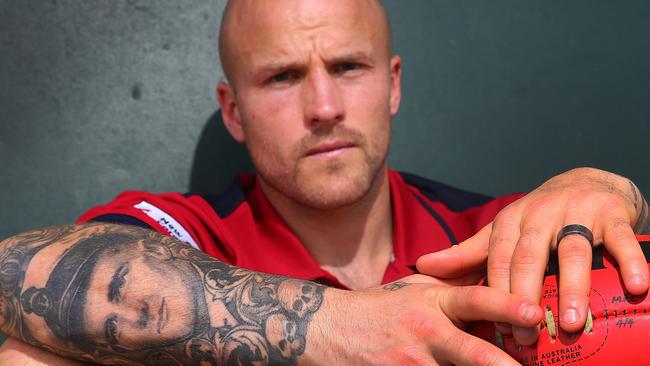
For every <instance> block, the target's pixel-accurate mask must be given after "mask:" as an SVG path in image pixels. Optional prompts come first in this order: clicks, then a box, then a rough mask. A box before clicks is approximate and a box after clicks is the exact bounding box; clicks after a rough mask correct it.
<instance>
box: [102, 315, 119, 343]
mask: <svg viewBox="0 0 650 366" xmlns="http://www.w3.org/2000/svg"><path fill="white" fill-rule="evenodd" d="M104 336H105V337H106V340H107V341H108V343H110V344H111V345H116V344H117V343H118V340H117V315H112V316H110V317H109V318H108V319H106V322H105V323H104Z"/></svg>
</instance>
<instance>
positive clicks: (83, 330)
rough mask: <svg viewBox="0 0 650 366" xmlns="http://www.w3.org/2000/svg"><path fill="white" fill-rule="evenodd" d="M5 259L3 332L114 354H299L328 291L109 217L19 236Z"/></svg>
mask: <svg viewBox="0 0 650 366" xmlns="http://www.w3.org/2000/svg"><path fill="white" fill-rule="evenodd" d="M0 268H1V269H0V283H1V285H2V299H0V300H1V301H2V304H3V306H2V314H0V317H1V319H0V320H1V321H2V323H1V325H0V330H1V331H2V332H4V333H6V334H9V335H10V336H13V337H17V338H19V339H21V340H23V341H25V342H27V343H29V344H32V345H36V346H39V347H41V348H45V349H47V350H50V351H53V352H56V353H58V354H60V355H64V356H66V357H72V358H76V359H79V360H85V361H93V362H99V363H106V364H112V363H117V364H134V365H136V364H196V365H198V364H201V363H205V362H207V363H208V364H281V365H291V364H295V363H296V362H297V359H298V357H299V356H300V355H302V354H303V353H304V352H305V346H306V339H307V337H308V332H309V329H311V327H310V322H311V320H312V317H313V315H314V314H315V313H316V312H318V311H319V309H320V307H321V304H322V301H323V295H324V291H325V289H324V288H323V287H322V286H319V285H316V284H314V283H311V282H306V281H299V280H293V279H288V278H284V277H280V276H272V275H266V274H260V273H256V272H251V271H247V270H244V269H240V268H236V267H233V266H230V265H227V264H224V263H221V262H218V261H216V260H214V259H213V258H210V257H207V256H205V255H204V254H202V253H200V252H198V251H195V250H193V249H191V248H190V247H188V246H187V245H186V244H184V243H182V242H179V241H176V240H173V239H171V238H169V237H165V236H162V235H159V234H156V233H154V232H153V231H150V230H144V229H139V228H135V227H130V226H120V225H110V224H92V225H84V226H72V225H71V226H59V227H53V228H48V229H43V230H37V231H32V232H28V233H24V234H20V235H17V236H15V237H12V238H9V239H7V240H5V241H4V242H2V244H1V245H0Z"/></svg>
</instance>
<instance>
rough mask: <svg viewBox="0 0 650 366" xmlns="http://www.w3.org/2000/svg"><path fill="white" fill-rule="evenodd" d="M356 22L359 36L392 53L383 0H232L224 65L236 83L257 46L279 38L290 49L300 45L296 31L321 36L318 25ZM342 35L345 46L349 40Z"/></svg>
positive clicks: (222, 38) (225, 23)
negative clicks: (296, 42)
mask: <svg viewBox="0 0 650 366" xmlns="http://www.w3.org/2000/svg"><path fill="white" fill-rule="evenodd" d="M351 27H354V28H356V29H355V31H356V32H357V33H362V34H359V36H364V37H368V38H371V39H372V43H373V44H374V45H373V46H374V47H380V48H382V50H381V51H382V53H383V54H385V56H386V58H387V59H388V58H390V56H391V34H390V26H389V21H388V17H387V15H386V12H385V10H384V8H383V6H382V5H381V3H380V2H379V1H378V0H273V1H260V0H229V1H228V4H227V5H226V8H225V10H224V13H223V18H222V21H221V30H220V34H219V56H220V58H221V65H222V67H223V71H224V74H225V76H226V78H227V79H228V81H229V82H230V83H231V84H235V83H236V79H237V77H236V74H237V71H238V65H240V64H241V63H242V62H244V61H245V60H248V59H250V58H251V57H253V58H254V57H255V56H256V49H258V46H259V47H261V46H269V42H271V43H273V42H275V43H277V45H278V46H280V47H284V48H285V49H284V51H286V49H287V48H291V47H293V46H298V45H291V44H289V43H288V42H290V41H291V36H290V34H291V32H296V33H301V34H304V33H305V32H312V34H313V37H318V34H317V33H318V31H319V30H321V31H323V32H326V31H328V30H332V29H342V28H351ZM287 34H289V36H288V37H287ZM280 38H282V39H280ZM298 39H300V38H296V40H298ZM302 39H304V38H302ZM338 41H340V42H341V46H344V45H345V43H346V42H345V41H346V40H344V39H340V40H338ZM330 42H331V40H330ZM331 46H336V45H331ZM279 52H283V51H282V50H281V51H279ZM244 72H245V71H244Z"/></svg>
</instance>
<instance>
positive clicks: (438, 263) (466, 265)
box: [416, 224, 492, 278]
mask: <svg viewBox="0 0 650 366" xmlns="http://www.w3.org/2000/svg"><path fill="white" fill-rule="evenodd" d="M491 227H492V225H491V224H488V225H486V226H485V227H483V229H481V230H480V231H479V232H478V233H476V234H475V235H474V236H472V237H471V238H469V239H467V240H465V241H464V242H462V243H460V244H458V245H454V246H452V247H451V248H449V249H445V250H441V251H439V252H435V253H430V254H425V255H423V256H421V257H420V258H418V260H417V262H416V267H417V269H418V271H419V272H420V273H424V274H428V275H431V276H435V277H439V278H454V277H458V276H462V275H464V274H467V273H468V272H472V271H475V270H477V269H480V268H484V266H485V263H486V258H487V249H488V244H489V238H490V232H491Z"/></svg>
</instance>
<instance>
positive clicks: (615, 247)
mask: <svg viewBox="0 0 650 366" xmlns="http://www.w3.org/2000/svg"><path fill="white" fill-rule="evenodd" d="M603 236H604V240H605V247H606V248H607V251H608V252H609V253H610V254H611V255H612V256H613V257H614V259H616V262H618V264H619V266H620V270H621V277H622V278H623V283H624V284H625V289H626V290H627V291H628V292H630V293H631V294H633V295H641V294H643V293H645V292H646V291H648V262H647V260H646V258H645V256H644V255H643V250H641V246H640V245H639V242H638V241H637V240H636V237H635V235H634V232H633V231H632V228H631V227H630V224H629V222H628V221H627V220H626V219H624V218H620V219H613V220H611V224H609V225H608V226H607V227H606V228H605V232H604V234H603Z"/></svg>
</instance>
